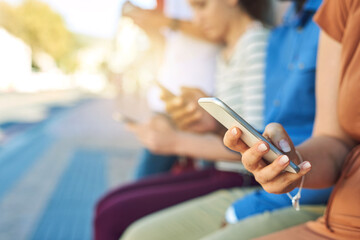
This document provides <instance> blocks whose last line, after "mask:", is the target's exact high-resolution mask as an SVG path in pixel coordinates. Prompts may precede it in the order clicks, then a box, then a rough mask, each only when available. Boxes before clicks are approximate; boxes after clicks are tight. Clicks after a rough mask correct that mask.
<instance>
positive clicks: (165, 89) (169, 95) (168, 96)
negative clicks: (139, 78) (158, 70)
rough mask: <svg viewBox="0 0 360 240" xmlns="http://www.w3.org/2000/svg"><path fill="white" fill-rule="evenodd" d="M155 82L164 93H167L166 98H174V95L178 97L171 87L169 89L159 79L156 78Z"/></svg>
mask: <svg viewBox="0 0 360 240" xmlns="http://www.w3.org/2000/svg"><path fill="white" fill-rule="evenodd" d="M153 83H154V84H155V85H156V86H158V87H159V88H160V89H161V91H162V93H163V94H165V97H166V98H174V97H176V95H175V94H174V93H173V92H171V91H170V90H169V89H167V88H166V87H165V86H164V85H162V84H161V83H160V82H159V81H157V80H154V81H153Z"/></svg>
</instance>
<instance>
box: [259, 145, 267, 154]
mask: <svg viewBox="0 0 360 240" xmlns="http://www.w3.org/2000/svg"><path fill="white" fill-rule="evenodd" d="M258 150H259V151H260V152H265V151H266V150H267V146H266V145H265V144H264V143H262V144H260V145H259V146H258Z"/></svg>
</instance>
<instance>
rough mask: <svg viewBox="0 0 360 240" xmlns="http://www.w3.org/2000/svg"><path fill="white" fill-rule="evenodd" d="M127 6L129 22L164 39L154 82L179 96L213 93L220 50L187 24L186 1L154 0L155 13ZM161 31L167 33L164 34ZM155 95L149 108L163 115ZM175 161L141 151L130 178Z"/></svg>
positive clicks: (161, 170) (164, 168) (155, 90)
mask: <svg viewBox="0 0 360 240" xmlns="http://www.w3.org/2000/svg"><path fill="white" fill-rule="evenodd" d="M161 3H163V4H161ZM127 4H128V5H127V9H129V11H125V13H124V15H125V16H127V17H130V18H131V19H133V21H134V22H135V23H136V24H137V25H138V26H139V27H141V28H142V29H144V30H145V31H146V32H147V33H149V35H154V33H156V34H162V35H164V37H165V45H164V52H163V60H162V66H161V68H160V71H159V75H158V81H159V82H160V83H161V84H162V85H163V86H164V87H166V88H167V89H169V90H170V91H171V92H173V93H175V94H179V93H180V87H181V86H189V87H193V88H199V89H201V90H202V91H204V92H206V93H207V94H213V91H214V81H215V78H214V72H215V70H214V69H215V64H216V55H217V53H218V51H219V48H220V47H219V46H218V43H217V42H216V41H212V42H211V41H210V39H209V38H207V37H206V36H205V35H204V34H203V33H202V32H201V31H200V29H198V28H197V27H196V26H194V24H193V23H192V22H191V19H192V14H191V9H190V6H189V5H188V4H187V2H186V0H165V1H162V0H161V1H159V0H158V4H159V5H163V9H156V10H149V9H141V8H139V7H135V6H133V5H131V4H130V3H129V2H127ZM165 29H166V30H168V31H166V32H165V34H164V30H165ZM159 95H160V92H159V89H158V88H157V87H152V88H151V89H150V91H149V94H148V103H149V107H150V109H151V110H152V111H153V112H157V113H164V104H163V102H162V101H161V100H160V97H159ZM154 121H155V119H154ZM178 159H179V157H178V156H176V155H172V154H165V155H162V154H155V153H153V152H152V151H151V150H149V149H146V148H145V149H143V150H142V152H141V155H140V158H139V159H138V163H137V166H136V168H135V173H134V178H135V179H142V178H145V177H148V176H152V175H156V174H160V173H166V172H169V170H170V169H171V168H172V167H173V165H174V164H175V163H176V162H177V161H178Z"/></svg>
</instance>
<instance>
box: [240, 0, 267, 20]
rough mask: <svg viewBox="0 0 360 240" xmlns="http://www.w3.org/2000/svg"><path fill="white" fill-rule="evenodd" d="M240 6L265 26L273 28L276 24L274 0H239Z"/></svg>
mask: <svg viewBox="0 0 360 240" xmlns="http://www.w3.org/2000/svg"><path fill="white" fill-rule="evenodd" d="M238 4H239V6H240V7H241V8H242V9H243V10H244V11H245V12H246V13H247V14H249V15H250V16H251V17H252V18H254V19H255V20H258V21H260V22H262V23H263V24H264V25H269V26H271V25H273V24H274V20H273V19H274V13H273V10H274V8H273V1H272V0H238Z"/></svg>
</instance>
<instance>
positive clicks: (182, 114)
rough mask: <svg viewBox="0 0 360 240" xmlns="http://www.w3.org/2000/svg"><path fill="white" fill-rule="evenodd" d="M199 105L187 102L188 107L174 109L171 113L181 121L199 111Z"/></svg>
mask: <svg viewBox="0 0 360 240" xmlns="http://www.w3.org/2000/svg"><path fill="white" fill-rule="evenodd" d="M197 110H198V109H197V107H196V105H195V104H192V103H190V104H187V105H186V107H184V108H182V109H181V110H177V111H174V112H173V113H172V114H171V117H172V118H173V120H174V121H176V122H181V121H183V120H184V119H186V118H190V117H192V115H194V114H196V113H197Z"/></svg>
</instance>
